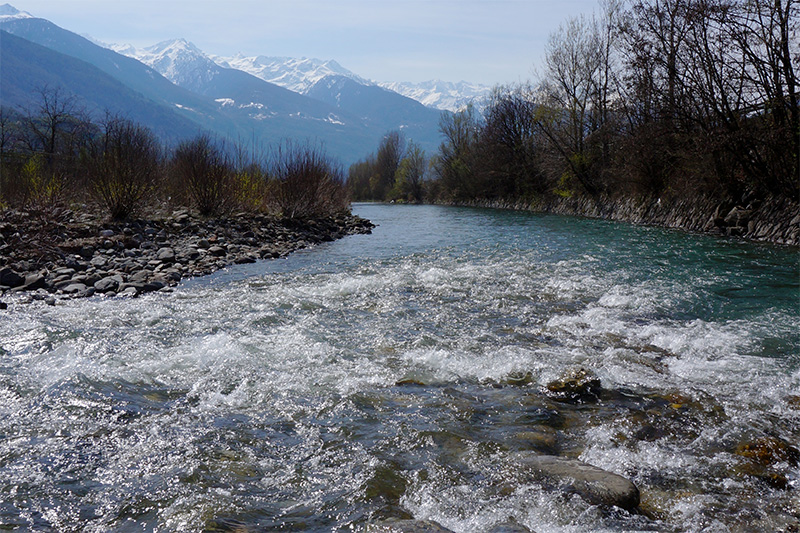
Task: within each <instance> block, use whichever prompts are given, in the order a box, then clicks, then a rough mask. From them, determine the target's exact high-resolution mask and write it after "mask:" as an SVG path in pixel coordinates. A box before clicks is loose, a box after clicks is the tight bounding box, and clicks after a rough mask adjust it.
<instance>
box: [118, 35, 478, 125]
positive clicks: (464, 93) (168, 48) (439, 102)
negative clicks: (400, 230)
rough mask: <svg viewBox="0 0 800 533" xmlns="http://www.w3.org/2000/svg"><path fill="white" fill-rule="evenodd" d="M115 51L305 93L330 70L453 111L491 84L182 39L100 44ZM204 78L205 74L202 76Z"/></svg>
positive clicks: (190, 74)
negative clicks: (420, 77) (374, 73)
mask: <svg viewBox="0 0 800 533" xmlns="http://www.w3.org/2000/svg"><path fill="white" fill-rule="evenodd" d="M105 46H106V47H107V48H110V49H111V50H114V51H115V52H117V53H119V54H122V55H126V56H128V57H132V58H134V59H138V60H139V61H141V62H142V63H144V64H146V65H148V66H150V67H152V68H154V69H155V70H157V71H158V72H160V73H161V74H162V75H163V76H164V77H166V78H167V79H169V80H171V81H172V82H174V83H176V84H178V85H181V86H184V87H185V86H187V85H190V84H191V83H190V81H191V80H196V81H201V80H202V81H208V76H209V73H210V72H213V71H214V70H215V68H214V64H215V65H216V66H217V67H221V68H225V69H232V70H240V71H242V72H246V73H248V74H250V75H252V76H255V77H257V78H260V79H261V80H264V81H266V82H269V83H273V84H275V85H278V86H280V87H283V88H285V89H289V90H290V91H294V92H296V93H300V94H308V92H309V91H310V90H311V89H312V88H313V87H315V86H316V85H317V84H318V82H319V81H320V80H322V79H323V78H326V77H329V76H334V77H337V78H338V77H344V78H349V79H351V80H353V81H355V82H357V83H359V84H361V85H366V86H369V85H377V86H380V87H383V88H384V89H387V90H389V91H393V92H396V93H398V94H401V95H403V96H406V97H408V98H411V99H413V100H416V101H417V102H420V103H421V104H423V105H424V106H426V107H430V108H433V109H439V110H447V111H458V110H459V109H462V108H463V107H464V106H466V105H467V104H468V103H470V102H473V103H475V104H476V105H478V106H479V107H480V105H481V102H482V101H483V100H484V99H485V98H486V97H487V96H488V95H489V94H490V93H491V90H492V89H491V87H488V86H486V85H480V84H475V83H468V82H465V81H461V82H457V83H453V82H447V81H442V80H431V81H427V82H422V83H409V82H380V83H379V82H375V81H372V80H368V79H366V78H363V77H361V76H359V75H358V74H356V73H354V72H353V71H351V70H348V69H346V68H345V67H343V66H342V65H340V64H339V63H337V62H336V61H335V60H332V59H328V60H321V59H316V58H307V57H301V58H293V57H275V56H264V55H259V56H245V55H243V54H237V55H235V56H233V57H225V56H216V55H211V54H205V53H204V52H202V51H201V50H199V49H198V48H197V47H196V46H195V45H193V44H192V43H190V42H188V41H186V40H185V39H174V40H170V41H164V42H161V43H158V44H156V45H154V46H151V47H148V48H144V49H136V48H134V47H133V46H130V45H116V44H111V45H105ZM203 78H205V80H203Z"/></svg>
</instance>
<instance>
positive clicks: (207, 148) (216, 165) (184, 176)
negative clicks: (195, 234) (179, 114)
mask: <svg viewBox="0 0 800 533" xmlns="http://www.w3.org/2000/svg"><path fill="white" fill-rule="evenodd" d="M172 168H173V171H174V172H175V174H176V176H177V178H178V180H179V181H180V183H181V185H182V186H183V187H184V188H186V189H187V190H188V191H189V195H190V197H191V199H192V201H193V202H194V204H195V206H196V207H197V210H198V211H199V212H200V214H201V215H203V216H212V215H220V214H224V213H225V212H227V211H228V210H230V208H231V207H232V206H233V203H234V201H235V197H236V196H235V190H234V187H233V185H234V180H233V164H232V163H231V160H230V157H229V156H228V155H227V153H226V152H225V151H224V149H223V148H221V147H220V146H218V145H217V144H215V143H214V142H213V141H212V139H211V137H210V136H208V135H206V134H203V135H200V136H198V137H196V138H194V139H193V140H190V141H184V142H182V143H181V144H179V145H178V147H177V148H176V149H175V153H174V154H173V156H172Z"/></svg>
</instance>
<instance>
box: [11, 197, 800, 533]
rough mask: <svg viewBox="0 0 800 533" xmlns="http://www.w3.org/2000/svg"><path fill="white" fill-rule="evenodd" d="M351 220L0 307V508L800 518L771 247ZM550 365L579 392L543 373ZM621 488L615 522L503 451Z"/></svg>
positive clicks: (319, 524)
mask: <svg viewBox="0 0 800 533" xmlns="http://www.w3.org/2000/svg"><path fill="white" fill-rule="evenodd" d="M355 211H356V213H357V214H359V215H361V216H364V217H366V218H369V219H371V220H372V221H373V222H375V223H377V224H379V226H378V227H377V228H376V230H375V231H374V233H373V235H370V236H352V237H348V238H346V239H344V240H342V241H338V242H335V243H328V244H325V245H322V246H320V247H317V248H313V249H309V250H305V251H301V252H298V253H296V254H294V255H293V256H291V257H289V258H287V259H281V260H275V261H267V262H259V263H256V264H251V265H241V266H237V267H235V268H231V269H229V270H226V271H222V272H219V273H217V274H215V275H212V276H209V277H205V278H199V279H195V280H191V281H189V282H186V283H184V284H183V285H182V286H181V287H180V288H179V290H178V291H176V292H175V293H172V294H152V295H147V296H144V297H142V298H138V299H132V300H126V299H103V298H94V299H89V300H76V301H71V302H66V303H64V304H61V305H59V306H57V307H55V308H52V307H47V306H44V305H39V304H37V303H34V304H31V305H27V306H21V305H14V301H13V300H12V302H11V303H12V306H11V312H10V313H6V314H4V315H3V316H2V317H0V347H2V352H0V415H2V416H0V435H2V439H0V479H2V497H0V524H3V526H6V527H9V528H13V527H19V528H23V529H32V530H42V529H45V530H46V529H51V530H66V531H72V530H79V529H80V530H88V531H108V530H119V531H126V530H134V529H135V530H142V529H144V530H190V531H191V530H198V531H199V530H203V529H217V530H233V529H237V528H243V529H248V528H252V529H253V530H287V531H290V530H294V531H331V530H343V529H349V528H350V526H353V527H356V528H358V527H361V526H363V525H364V524H366V523H368V522H369V521H371V520H377V519H381V518H387V517H398V518H402V517H414V518H417V519H432V520H436V521H437V522H439V523H441V524H443V525H444V526H446V527H448V528H450V529H452V530H454V531H459V532H460V531H465V532H466V531H469V532H479V531H485V530H486V529H488V528H489V527H490V526H491V525H492V524H495V523H497V522H502V521H506V520H508V519H509V518H510V517H511V518H513V519H515V520H516V521H517V522H519V523H521V524H524V525H526V526H528V527H530V528H531V529H533V530H535V531H540V532H541V531H565V532H567V531H568V532H573V531H574V532H577V531H703V530H708V531H753V530H764V531H779V530H782V529H783V530H788V528H790V527H792V526H793V525H796V524H797V523H798V520H800V504H798V501H800V500H799V499H798V498H797V494H798V493H797V491H798V489H800V480H799V479H798V478H799V477H800V470H798V460H800V458H798V457H797V455H796V452H797V450H796V446H797V445H796V443H797V442H798V441H800V364H799V363H800V361H798V359H799V358H800V356H799V355H798V354H799V353H800V333H798V328H797V323H798V314H800V311H798V307H799V306H798V304H799V303H800V288H799V287H798V282H799V280H800V278H799V277H798V264H800V263H798V255H797V252H796V250H787V249H781V248H776V247H770V246H760V245H753V244H747V243H741V242H737V241H725V240H719V239H714V238H707V237H699V236H692V235H687V234H684V233H680V232H670V231H663V230H660V229H653V228H639V227H633V226H627V225H621V224H615V223H610V222H603V221H593V220H584V219H577V218H566V217H554V216H537V215H531V214H526V213H515V212H503V211H490V210H469V209H455V208H438V207H412V206H374V205H359V206H356V208H355ZM576 368H584V369H588V370H589V371H590V372H592V373H593V375H596V376H597V378H599V380H600V384H601V387H600V390H599V391H598V393H597V394H596V395H594V396H591V397H584V398H577V399H572V400H570V399H566V400H565V398H560V397H557V396H555V395H553V394H552V393H551V392H550V391H548V389H547V385H548V384H549V383H551V382H553V381H554V380H557V379H559V378H561V377H563V376H564V375H565V373H568V372H569V371H571V370H574V369H576ZM524 450H533V451H536V452H539V453H543V454H552V455H560V456H565V457H571V458H579V459H581V460H583V461H585V462H588V463H591V464H593V465H596V466H598V467H601V468H603V469H606V470H609V471H611V472H615V473H619V474H621V475H623V476H625V477H627V478H629V479H631V480H633V481H634V482H635V483H636V484H637V485H638V487H639V488H640V490H641V495H642V504H641V506H640V508H639V510H638V511H636V512H634V513H628V512H625V511H621V510H616V511H613V510H610V509H605V508H601V507H597V506H592V505H590V504H589V503H587V502H586V501H584V500H583V499H581V498H580V497H578V496H576V495H574V494H572V495H571V494H569V493H564V492H561V491H559V490H553V487H547V486H544V485H542V484H540V483H535V482H531V481H529V480H526V479H524V478H523V477H521V476H519V475H518V472H517V471H516V470H515V467H514V463H513V461H511V460H510V457H511V456H512V455H513V454H514V453H515V452H518V451H524Z"/></svg>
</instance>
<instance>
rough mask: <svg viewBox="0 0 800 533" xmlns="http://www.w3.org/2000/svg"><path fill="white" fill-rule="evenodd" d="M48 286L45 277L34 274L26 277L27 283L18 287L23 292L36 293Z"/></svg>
mask: <svg viewBox="0 0 800 533" xmlns="http://www.w3.org/2000/svg"><path fill="white" fill-rule="evenodd" d="M46 286H47V280H46V278H45V277H44V275H42V274H40V273H36V272H32V273H30V274H28V275H26V276H25V282H24V283H23V284H22V285H21V286H20V287H17V289H18V290H22V291H35V290H36V289H44V288H45V287H46Z"/></svg>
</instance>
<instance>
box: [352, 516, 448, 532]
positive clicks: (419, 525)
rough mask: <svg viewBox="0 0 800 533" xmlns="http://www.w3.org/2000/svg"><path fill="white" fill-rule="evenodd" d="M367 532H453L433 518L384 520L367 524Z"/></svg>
mask: <svg viewBox="0 0 800 533" xmlns="http://www.w3.org/2000/svg"><path fill="white" fill-rule="evenodd" d="M366 531H367V533H453V531H452V530H450V529H447V528H446V527H443V526H442V525H441V524H439V523H437V522H434V521H433V520H396V519H395V520H393V519H389V520H384V521H381V522H377V523H374V524H369V525H368V526H367V528H366Z"/></svg>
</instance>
